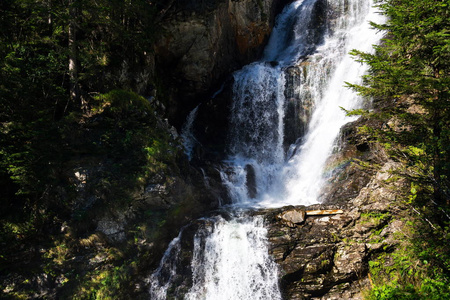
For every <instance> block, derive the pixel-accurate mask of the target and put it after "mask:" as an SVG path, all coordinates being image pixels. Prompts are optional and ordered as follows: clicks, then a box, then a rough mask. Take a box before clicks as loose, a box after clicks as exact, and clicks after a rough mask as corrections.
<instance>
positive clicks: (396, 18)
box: [348, 0, 450, 299]
mask: <svg viewBox="0 0 450 300" xmlns="http://www.w3.org/2000/svg"><path fill="white" fill-rule="evenodd" d="M378 6H379V8H380V9H381V12H382V13H383V14H385V15H386V16H387V18H388V21H387V23H386V24H373V27H374V28H376V29H378V30H381V31H383V32H385V34H386V38H385V39H384V40H383V43H382V44H381V45H379V46H375V53H374V54H369V53H363V52H360V51H357V50H354V51H353V52H352V54H353V55H355V56H356V57H357V59H358V60H359V61H360V62H363V63H367V64H368V65H369V66H370V71H369V74H368V75H366V76H364V78H363V84H362V85H354V84H348V86H350V87H352V88H354V89H355V90H357V91H358V92H359V93H360V94H362V95H363V96H366V97H370V98H372V99H374V101H375V103H376V106H377V107H378V109H377V110H375V111H373V112H370V113H368V112H366V113H365V115H366V116H369V117H371V118H375V119H378V120H380V121H382V122H383V127H382V128H381V129H379V130H373V129H371V132H372V134H373V136H375V137H376V138H377V139H378V141H379V142H381V143H382V144H384V145H385V146H386V149H387V151H388V152H389V153H390V156H391V158H392V159H394V160H397V161H400V162H402V163H403V164H404V169H403V172H402V175H403V176H405V177H406V178H408V179H409V181H410V182H411V190H410V193H409V196H408V197H407V199H404V203H405V204H407V205H408V207H409V208H410V212H409V213H408V216H407V218H408V219H409V220H410V221H409V222H410V224H411V229H410V230H411V231H410V232H409V234H407V235H405V236H404V237H403V240H404V242H405V243H407V245H408V247H405V248H404V249H397V250H396V251H395V252H394V253H393V254H392V255H390V257H389V259H390V260H391V261H390V262H387V261H386V260H385V259H384V258H382V257H381V258H378V259H375V260H373V261H371V262H370V264H371V274H372V275H373V277H374V280H373V283H374V286H373V289H372V290H371V291H370V293H369V295H368V299H448V297H449V295H450V290H449V289H448V286H449V283H450V271H449V270H450V254H449V252H448V242H449V241H450V229H449V226H450V218H449V207H450V131H449V129H450V102H449V101H450V99H449V87H450V3H449V1H448V0H438V1H434V0H432V1H431V0H430V1H429V0H420V1H409V0H385V1H381V2H378ZM356 113H360V112H356ZM366 131H367V128H366ZM392 260H393V262H392Z"/></svg>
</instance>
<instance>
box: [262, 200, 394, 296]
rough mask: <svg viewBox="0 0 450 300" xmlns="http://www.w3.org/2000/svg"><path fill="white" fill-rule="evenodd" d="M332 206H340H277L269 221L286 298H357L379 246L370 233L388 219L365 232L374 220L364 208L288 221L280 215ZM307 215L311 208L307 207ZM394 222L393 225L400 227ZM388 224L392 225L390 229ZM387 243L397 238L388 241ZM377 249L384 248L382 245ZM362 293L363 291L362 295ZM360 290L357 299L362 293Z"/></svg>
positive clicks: (273, 253) (270, 214)
mask: <svg viewBox="0 0 450 300" xmlns="http://www.w3.org/2000/svg"><path fill="white" fill-rule="evenodd" d="M318 208H320V209H329V208H336V207H335V206H331V207H330V206H313V207H307V208H305V207H295V208H288V209H280V210H276V211H272V212H271V213H269V214H268V215H267V216H266V218H267V220H268V221H269V223H270V225H269V231H268V238H269V243H270V248H269V252H270V254H271V255H272V256H273V258H274V259H275V261H276V262H277V263H278V265H279V267H280V273H281V274H280V277H281V289H282V291H283V294H284V297H285V299H316V297H317V299H320V297H323V299H333V297H336V298H335V299H344V298H339V297H343V295H347V296H346V297H349V298H345V299H353V296H352V297H350V296H349V295H353V294H358V293H359V292H360V288H359V286H358V287H356V288H355V284H356V283H357V282H358V284H359V281H361V280H364V279H365V277H366V274H367V271H368V265H367V261H368V259H369V257H370V255H372V254H373V253H374V251H376V250H375V247H373V246H372V244H369V243H370V241H369V240H368V239H367V237H368V236H369V235H370V234H372V231H371V229H374V228H375V227H378V226H385V227H386V228H390V226H391V224H389V222H388V220H384V221H383V222H382V224H383V225H381V223H379V224H378V225H376V226H375V223H376V221H373V220H372V219H371V221H373V224H372V223H371V225H369V226H372V227H370V228H371V229H370V230H368V231H367V232H365V233H364V234H361V233H360V232H359V230H358V229H357V228H358V226H360V225H361V224H365V223H366V222H368V224H369V223H370V222H371V221H368V220H369V219H368V218H366V217H365V215H364V213H363V212H362V211H360V210H358V209H353V210H344V213H343V214H338V215H327V216H307V217H306V219H305V222H304V223H301V224H299V223H296V224H292V223H291V224H286V223H285V222H283V220H281V219H280V218H279V217H278V216H279V215H284V214H286V212H288V211H293V210H296V211H299V210H308V209H318ZM306 215H307V213H306ZM394 225H395V224H393V225H392V226H393V228H396V227H395V226H394ZM387 230H388V229H387ZM383 244H384V245H383V247H384V246H386V245H389V246H391V245H393V244H395V240H393V239H391V240H385V241H383ZM376 249H378V250H379V249H380V248H379V247H376ZM360 296H361V295H359V296H358V297H360ZM358 297H357V296H355V298H354V299H360V298H358Z"/></svg>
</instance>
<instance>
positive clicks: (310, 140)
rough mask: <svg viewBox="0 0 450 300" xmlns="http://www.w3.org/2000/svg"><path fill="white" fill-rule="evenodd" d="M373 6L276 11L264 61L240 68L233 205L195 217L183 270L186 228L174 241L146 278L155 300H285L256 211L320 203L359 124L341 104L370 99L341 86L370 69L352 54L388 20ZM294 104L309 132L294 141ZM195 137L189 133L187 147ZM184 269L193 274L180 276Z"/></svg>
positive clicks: (230, 173) (232, 135) (352, 1)
mask: <svg viewBox="0 0 450 300" xmlns="http://www.w3.org/2000/svg"><path fill="white" fill-rule="evenodd" d="M372 6H373V3H372V2H371V1H365V0H345V1H344V0H335V1H326V0H300V1H294V2H293V3H291V4H289V5H288V6H287V7H285V9H284V10H283V12H282V13H281V14H280V15H279V17H278V19H277V22H276V25H275V28H274V30H273V32H272V35H271V38H270V40H269V43H268V45H267V47H266V50H265V52H264V57H263V58H262V59H261V60H260V61H258V62H255V63H252V64H250V65H247V66H245V67H244V68H243V69H241V70H240V71H237V72H235V74H234V86H233V104H232V107H231V116H230V122H231V123H230V132H229V141H228V146H227V150H228V158H227V159H226V161H225V162H224V165H225V166H224V167H222V170H221V178H222V181H223V184H224V185H225V186H226V187H227V189H228V192H229V198H230V202H231V203H229V204H227V205H225V206H223V207H222V213H221V214H220V215H217V216H215V217H209V218H205V219H201V220H198V222H200V223H201V225H198V228H197V229H196V230H197V231H196V233H195V234H194V235H193V237H191V238H192V240H191V241H190V243H191V244H192V255H191V256H192V257H191V260H190V265H189V266H186V265H184V266H182V265H183V263H185V262H184V259H183V255H182V252H181V250H180V247H181V245H180V244H181V243H182V241H183V234H184V231H183V230H182V231H181V232H180V235H179V236H178V237H177V238H175V239H174V240H173V241H172V243H171V244H170V245H169V248H168V249H167V251H166V253H165V255H164V257H163V259H162V260H161V263H160V266H159V267H158V269H157V270H155V272H154V273H153V274H152V275H151V276H150V278H149V282H150V291H149V293H150V299H173V298H175V299H224V300H225V299H228V300H233V299H236V300H238V299H239V300H240V299H281V298H282V296H281V291H280V288H279V274H278V270H277V265H276V263H275V262H274V261H273V259H272V258H271V257H270V256H269V254H268V242H267V230H266V229H265V227H264V219H263V217H261V216H253V214H252V212H253V211H255V210H257V209H260V208H275V207H282V206H286V205H310V204H315V203H320V201H321V190H322V189H323V187H324V186H325V185H326V182H327V177H328V176H329V174H328V173H327V172H326V171H325V170H326V164H327V159H328V158H329V157H330V155H331V154H332V153H333V151H335V149H336V148H337V146H336V141H337V139H338V137H339V132H340V128H341V127H342V126H343V125H345V124H346V123H348V122H350V121H352V120H353V119H352V117H348V116H346V113H345V111H344V110H343V109H342V108H345V109H347V110H349V109H350V110H351V109H357V108H361V107H363V105H364V103H362V101H361V99H360V98H359V97H358V96H357V95H356V94H354V93H353V92H351V91H350V90H349V89H347V88H346V87H344V84H345V82H353V83H355V82H358V81H360V78H361V76H362V75H363V74H364V72H365V67H364V66H363V65H361V64H359V63H357V62H354V61H353V60H352V58H351V57H350V56H349V55H348V52H349V51H350V50H352V49H358V50H362V51H366V52H369V51H370V50H371V48H372V45H373V44H376V43H377V42H378V41H379V39H380V35H379V34H377V33H376V32H375V31H374V30H371V29H370V25H369V21H374V22H377V23H380V22H382V20H380V18H381V16H380V15H378V14H377V13H376V10H375V8H373V7H372ZM289 70H291V71H292V70H295V72H294V73H295V76H293V75H292V74H294V73H292V72H290V71H289ZM289 105H294V106H295V108H296V110H295V111H296V115H295V117H296V122H298V119H301V121H302V122H304V124H303V125H302V124H297V125H298V127H299V126H300V127H301V126H303V127H304V129H305V130H304V132H301V133H300V134H299V135H298V136H294V138H292V137H290V138H289V139H288V138H287V135H288V134H289V135H292V132H286V130H287V129H286V128H292V127H290V126H291V125H292V124H287V121H286V120H287V119H286V111H287V107H288V106H289ZM194 117H195V112H193V113H192V115H191V118H190V119H189V120H188V124H187V126H186V128H188V127H189V126H191V125H192V122H193V118H194ZM186 130H187V129H186ZM295 132H297V131H295ZM299 132H300V131H299ZM185 135H187V134H185ZM193 139H194V137H193V136H191V135H189V141H187V144H188V147H187V148H189V149H188V151H189V153H190V151H191V144H190V143H192V140H193ZM287 140H292V143H291V142H289V143H287V142H286V141H287ZM186 238H188V237H186ZM180 266H182V267H183V268H185V269H186V268H187V269H188V272H187V273H188V274H189V275H188V277H189V278H182V277H184V275H181V273H180V272H181V271H180V269H179V268H180ZM183 274H185V273H183Z"/></svg>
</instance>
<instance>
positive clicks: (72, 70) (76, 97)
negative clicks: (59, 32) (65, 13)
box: [68, 0, 87, 111]
mask: <svg viewBox="0 0 450 300" xmlns="http://www.w3.org/2000/svg"><path fill="white" fill-rule="evenodd" d="M77 1H79V0H70V1H69V16H70V20H69V30H68V39H69V44H68V46H69V79H70V100H71V101H72V102H73V103H79V105H80V108H81V110H83V111H86V110H87V103H86V101H85V100H84V99H83V97H81V95H80V88H79V85H78V61H77V56H78V48H77V20H78V17H79V9H78V7H77V5H76V2H77Z"/></svg>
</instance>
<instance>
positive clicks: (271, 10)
mask: <svg viewBox="0 0 450 300" xmlns="http://www.w3.org/2000/svg"><path fill="white" fill-rule="evenodd" d="M288 2H290V1H289V0H239V1H232V0H215V1H189V0H187V1H169V4H167V7H166V9H165V10H164V11H163V13H162V14H161V16H160V17H161V20H160V23H161V26H162V33H161V36H160V37H159V38H158V42H157V43H156V45H155V49H154V60H155V72H156V73H158V74H159V76H160V78H161V82H159V86H156V87H155V88H156V89H160V91H157V92H161V95H164V102H165V104H166V107H167V109H168V115H169V119H170V120H171V123H172V124H174V125H175V126H176V127H178V128H179V127H180V126H181V124H182V123H183V122H184V118H185V117H186V115H187V113H188V112H189V111H190V110H192V109H193V108H194V107H195V106H197V105H198V104H199V103H201V102H202V101H204V100H208V99H209V97H210V96H211V95H213V94H214V92H216V91H217V90H218V89H219V88H220V86H221V84H222V83H223V82H224V81H225V79H226V78H227V76H229V75H230V74H231V72H233V71H235V70H237V69H239V68H240V67H242V66H243V65H245V64H247V63H249V62H251V61H254V60H255V59H257V58H258V57H259V56H260V55H261V53H262V50H263V48H264V45H265V43H266V42H267V40H268V37H269V35H270V32H271V29H272V27H273V23H274V19H275V16H276V15H277V13H279V12H280V10H281V9H282V7H283V6H284V5H285V4H286V3H288Z"/></svg>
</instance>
